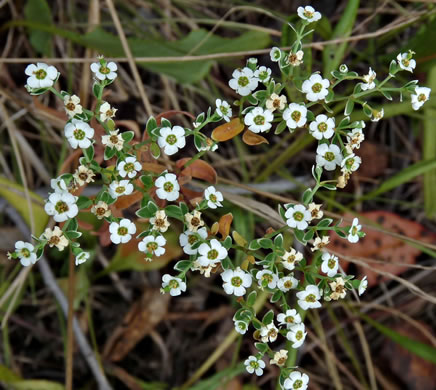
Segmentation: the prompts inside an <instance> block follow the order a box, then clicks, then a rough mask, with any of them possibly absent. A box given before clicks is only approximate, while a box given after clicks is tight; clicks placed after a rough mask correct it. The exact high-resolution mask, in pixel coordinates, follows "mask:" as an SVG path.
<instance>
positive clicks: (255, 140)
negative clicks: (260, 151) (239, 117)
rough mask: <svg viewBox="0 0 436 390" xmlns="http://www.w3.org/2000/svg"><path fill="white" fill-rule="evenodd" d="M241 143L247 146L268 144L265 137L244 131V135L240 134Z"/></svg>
mask: <svg viewBox="0 0 436 390" xmlns="http://www.w3.org/2000/svg"><path fill="white" fill-rule="evenodd" d="M242 141H244V142H245V143H246V144H247V145H250V146H255V145H260V144H269V142H268V140H267V139H266V138H265V137H262V136H261V135H259V134H256V133H253V132H252V131H250V130H248V129H247V130H245V132H244V134H242Z"/></svg>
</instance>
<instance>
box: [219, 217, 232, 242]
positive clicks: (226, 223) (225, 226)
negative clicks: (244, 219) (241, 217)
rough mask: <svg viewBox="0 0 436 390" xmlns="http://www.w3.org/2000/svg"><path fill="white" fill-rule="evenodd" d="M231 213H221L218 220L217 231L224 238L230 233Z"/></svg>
mask: <svg viewBox="0 0 436 390" xmlns="http://www.w3.org/2000/svg"><path fill="white" fill-rule="evenodd" d="M232 221H233V215H232V213H228V214H226V215H223V216H222V217H221V218H220V220H219V228H218V230H219V232H220V234H221V236H222V237H223V238H226V237H227V236H228V235H229V233H230V226H231V225H232Z"/></svg>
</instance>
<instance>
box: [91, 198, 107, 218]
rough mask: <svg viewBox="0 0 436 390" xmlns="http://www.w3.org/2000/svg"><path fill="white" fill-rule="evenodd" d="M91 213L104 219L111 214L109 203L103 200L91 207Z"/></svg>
mask: <svg viewBox="0 0 436 390" xmlns="http://www.w3.org/2000/svg"><path fill="white" fill-rule="evenodd" d="M91 213H92V214H94V215H95V216H96V217H97V218H98V219H103V218H104V217H109V215H111V211H110V210H109V206H108V204H107V203H105V202H103V201H101V200H99V201H98V202H97V204H95V205H93V206H92V207H91Z"/></svg>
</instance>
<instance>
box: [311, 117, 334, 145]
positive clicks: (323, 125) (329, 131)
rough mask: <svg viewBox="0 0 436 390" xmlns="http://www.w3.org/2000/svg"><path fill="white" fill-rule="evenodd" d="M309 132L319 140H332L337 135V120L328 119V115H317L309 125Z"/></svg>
mask: <svg viewBox="0 0 436 390" xmlns="http://www.w3.org/2000/svg"><path fill="white" fill-rule="evenodd" d="M309 129H310V130H309V132H310V134H312V136H313V137H314V138H316V139H317V140H321V139H323V138H324V139H330V138H331V137H332V136H333V134H334V133H335V118H328V117H327V115H324V114H321V115H317V116H316V118H315V120H314V121H313V122H311V123H310V125H309Z"/></svg>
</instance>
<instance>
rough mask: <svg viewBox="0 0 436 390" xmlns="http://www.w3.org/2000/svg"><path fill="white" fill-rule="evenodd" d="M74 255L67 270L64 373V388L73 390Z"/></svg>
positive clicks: (71, 256)
mask: <svg viewBox="0 0 436 390" xmlns="http://www.w3.org/2000/svg"><path fill="white" fill-rule="evenodd" d="M75 276H76V273H75V267H74V256H73V255H72V254H70V258H69V270H68V322H67V359H66V369H65V371H66V373H65V389H66V390H73V349H74V338H73V315H74V288H75Z"/></svg>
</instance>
